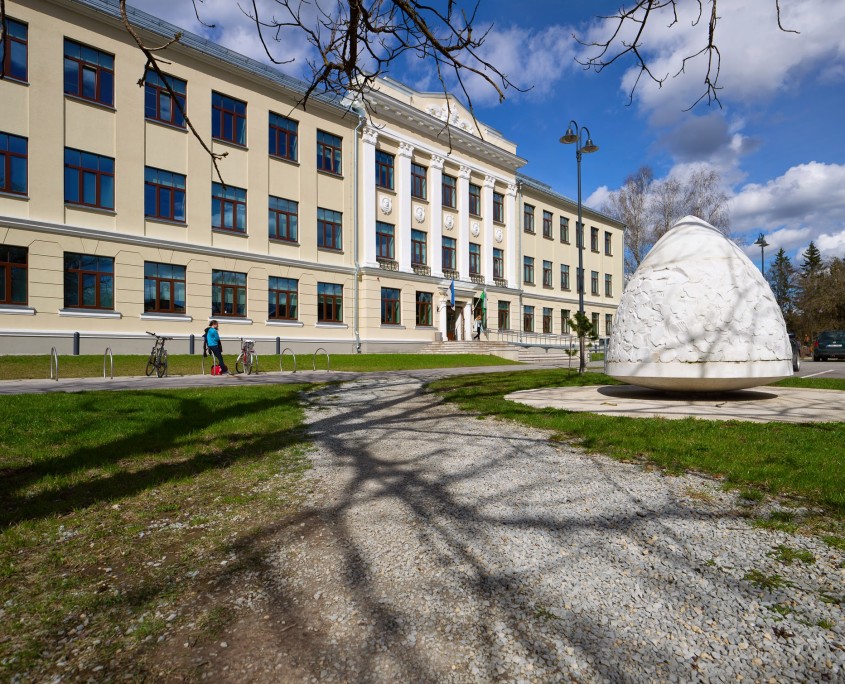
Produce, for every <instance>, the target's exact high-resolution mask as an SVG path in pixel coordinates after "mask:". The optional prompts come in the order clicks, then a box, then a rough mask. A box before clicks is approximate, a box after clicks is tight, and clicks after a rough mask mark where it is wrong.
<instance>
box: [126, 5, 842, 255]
mask: <svg viewBox="0 0 845 684" xmlns="http://www.w3.org/2000/svg"><path fill="white" fill-rule="evenodd" d="M320 1H321V3H322V2H323V0H320ZM130 4H132V3H131V2H130ZM134 4H135V5H136V6H137V7H139V9H143V10H145V11H147V12H150V13H152V14H155V15H157V16H159V17H161V18H163V19H165V20H168V21H171V22H172V23H174V24H177V25H178V26H181V27H184V28H186V29H188V30H190V31H194V32H196V33H200V34H204V35H206V36H208V37H210V38H212V39H213V40H215V41H217V42H219V43H222V44H224V45H226V46H227V47H230V48H232V49H234V50H237V51H239V52H242V53H244V54H247V55H249V56H251V57H254V58H256V59H262V58H263V50H262V49H261V47H260V44H258V43H257V41H256V40H255V36H254V27H253V25H251V24H250V23H249V21H248V20H247V19H246V18H245V17H244V15H243V13H242V12H241V10H240V9H239V8H238V4H237V2H235V1H234V0H204V2H203V3H202V4H201V5H200V6H199V7H200V13H201V16H202V17H203V18H204V19H205V20H206V21H209V22H213V23H215V24H216V27H215V29H213V30H208V29H205V28H204V27H202V26H201V25H200V24H199V23H198V22H197V21H196V18H195V16H194V10H193V6H192V4H191V2H190V0H144V1H142V0H136V2H135V3H134ZM242 4H243V3H242ZM249 4H250V5H251V2H250V3H249ZM262 4H263V5H264V6H267V7H270V6H272V5H273V2H272V0H262V2H261V3H259V7H261V6H262ZM682 4H683V6H684V8H683V9H684V10H685V11H693V10H694V9H695V7H696V5H697V3H694V2H691V1H686V2H683V3H682ZM780 4H781V9H782V23H783V25H784V26H785V27H786V28H791V29H795V30H798V31H799V32H800V33H799V34H794V33H783V32H781V31H779V30H778V28H777V24H776V16H775V9H774V8H775V1H774V0H743V2H741V3H740V2H722V3H720V4H719V10H720V17H721V18H720V21H719V25H718V33H717V42H718V45H719V48H720V50H721V53H722V69H721V74H720V79H719V80H720V85H722V86H723V90H721V91H720V99H721V101H722V107H721V108H720V107H719V106H718V105H715V104H713V105H711V106H707V104H706V103H701V104H699V105H697V106H696V107H694V108H693V109H692V110H691V111H686V112H685V111H684V110H685V109H687V108H689V106H690V105H692V104H693V102H695V100H696V99H697V98H698V96H699V95H700V94H701V93H702V92H703V86H702V77H703V72H702V71H701V69H702V68H703V61H702V60H698V61H697V62H693V63H688V64H687V69H686V73H685V74H683V75H681V76H679V77H677V78H671V77H670V78H669V80H668V81H667V82H666V83H664V85H663V87H662V88H657V87H655V86H654V85H653V84H650V83H646V82H643V83H642V85H641V87H640V88H638V90H637V92H636V93H635V95H634V98H633V102H631V103H630V104H629V91H630V83H631V79H632V78H634V77H635V75H636V72H635V70H634V69H633V65H632V64H631V63H630V62H628V63H619V64H616V65H614V66H612V67H610V68H608V69H607V70H605V71H604V72H603V73H600V74H596V73H594V72H590V71H585V70H584V69H583V68H582V67H581V66H580V65H579V64H577V63H576V61H575V59H576V57H579V56H581V57H583V55H584V54H585V53H584V50H586V48H583V47H582V46H580V45H579V44H578V43H577V42H576V41H575V40H574V39H573V37H572V36H573V34H576V35H578V36H579V37H580V38H582V39H589V38H590V37H594V36H601V35H604V34H605V33H606V31H607V26H603V25H602V23H601V22H600V21H598V20H597V19H596V17H595V13H598V12H601V11H605V12H606V13H612V12H613V11H615V9H616V8H617V7H618V5H619V2H618V1H617V2H607V1H606V0H596V1H594V2H583V1H579V0H531V1H530V2H529V1H524V2H513V0H481V2H480V6H479V11H478V16H477V22H476V26H485V27H486V26H492V28H491V31H490V34H489V35H488V38H487V44H486V47H485V48H484V56H485V57H486V58H487V59H488V60H489V61H491V62H492V63H494V64H496V66H497V67H498V68H499V69H500V70H501V71H502V72H504V73H506V74H508V75H509V76H510V77H511V79H512V80H513V81H515V82H516V83H517V84H519V85H520V86H521V87H528V86H533V87H532V89H531V90H529V91H528V92H525V93H520V92H518V91H515V90H511V91H508V92H507V93H506V95H507V99H506V101H505V102H504V103H503V104H498V102H497V97H496V95H495V93H494V92H493V91H492V90H491V89H490V88H489V86H484V85H483V84H482V83H480V81H471V82H470V84H469V87H470V92H471V94H472V96H473V102H474V105H475V113H476V116H477V117H478V119H479V120H481V121H484V122H485V123H487V124H489V125H491V126H493V127H495V128H497V129H498V130H500V131H501V132H502V133H503V134H504V135H505V136H506V137H507V138H509V139H510V140H512V141H514V142H515V143H517V145H518V152H519V154H520V156H522V157H524V158H526V159H528V161H529V163H528V165H527V166H526V167H524V169H523V171H524V172H525V173H527V174H529V175H531V176H534V177H536V178H538V179H540V180H543V181H544V182H546V183H549V184H550V185H552V186H553V187H554V188H555V189H557V190H558V191H560V192H562V193H563V194H565V195H568V196H569V197H572V198H575V196H576V192H577V184H576V175H575V153H574V146H572V145H561V144H559V143H558V139H559V138H560V136H561V135H562V134H563V133H564V131H565V129H566V126H567V123H568V122H569V120H570V119H575V120H576V121H578V123H579V124H581V125H582V126H587V127H588V128H589V129H590V132H591V133H592V137H593V140H594V142H595V143H596V144H597V145H599V147H600V150H599V151H598V152H597V153H595V154H591V155H585V156H584V161H583V165H582V182H583V195H584V198H585V201H586V202H587V203H588V204H590V205H591V206H595V207H597V208H600V207H601V205H602V203H603V201H604V199H605V198H606V196H607V194H608V193H609V192H610V191H613V190H615V189H616V188H618V187H619V186H620V185H621V184H622V183H623V182H624V180H625V178H626V176H628V175H629V174H631V173H633V172H634V171H636V169H637V168H638V167H639V166H641V165H649V166H651V167H652V168H653V169H654V172H655V176H656V177H657V178H664V177H666V176H668V175H670V174H674V175H678V176H681V177H683V176H684V174H687V173H689V172H690V171H692V170H694V169H695V168H697V167H699V166H702V165H703V166H712V167H715V168H716V169H718V170H719V171H720V173H721V174H722V177H723V179H724V182H725V188H724V189H725V191H726V192H727V194H728V195H729V196H730V198H731V231H732V235H733V236H734V238H735V239H737V240H738V241H740V242H745V244H746V248H745V249H746V251H747V253H748V254H749V256H752V257H753V261H754V263H755V264H758V263H759V256H760V252H759V248H757V247H754V246H753V245H752V244H751V243H753V242H754V240H755V239H756V238H757V235H758V234H759V233H760V232H763V233H765V235H766V240H767V241H768V243H769V244H770V247H769V248H767V250H766V261H767V263H769V259H770V256H774V252H775V251H776V250H777V249H778V248H780V247H783V248H784V249H785V250H786V252H787V254H788V255H789V256H790V257H791V258H792V259H793V261H795V262H800V253H801V252H802V251H803V250H804V249H805V248H806V246H807V244H808V243H809V242H810V240H814V241H815V243H816V245H817V246H818V247H819V248H820V249H821V250H822V254H823V255H824V256H840V257H842V256H845V133H843V130H842V129H843V126H842V124H841V121H842V120H843V118H845V117H843V112H845V31H843V30H842V27H843V26H845V3H841V2H829V1H828V0H781V2H780ZM244 6H245V5H244ZM464 6H470V5H469V4H468V3H464ZM705 7H706V8H707V7H709V5H708V4H707V3H706V2H705ZM276 13H277V14H278V10H276ZM693 18H694V17H693V15H686V16H684V15H679V22H678V24H677V25H676V26H675V27H674V28H672V29H671V30H667V28H666V26H667V25H668V24H669V17H657V20H656V21H654V22H653V23H651V29H650V32H649V35H648V36H647V39H646V42H645V55H646V56H647V58H648V59H649V60H650V62H651V63H652V64H653V66H654V70H655V72H656V73H658V74H661V75H662V74H666V73H669V74H674V73H675V72H677V70H678V68H679V67H680V60H681V59H682V57H684V56H686V55H689V54H692V53H694V52H696V51H697V50H698V48H699V47H700V44H701V41H702V40H703V39H704V35H703V32H704V31H706V22H702V23H700V24H699V25H698V26H697V27H696V26H693ZM272 49H273V51H274V54H275V55H278V56H279V57H293V58H295V60H296V61H295V62H294V63H293V64H290V65H287V66H285V67H282V68H284V69H285V70H286V71H287V72H288V73H290V74H291V75H294V76H299V77H303V76H304V75H305V71H304V70H303V69H304V67H305V59H304V58H305V57H306V56H307V55H308V46H307V45H306V44H305V43H304V41H303V40H302V38H301V36H296V35H291V36H288V37H286V39H285V42H284V43H282V44H274V45H272ZM390 75H391V76H393V77H394V78H396V79H398V80H401V81H403V82H405V83H407V84H408V85H410V86H412V87H415V88H418V89H421V90H436V89H437V88H438V83H437V82H436V81H435V80H434V78H433V74H432V71H431V69H430V68H429V65H428V64H426V63H424V62H421V61H420V60H407V61H404V62H403V63H402V64H398V65H396V69H395V70H394V71H393V72H392V73H391V74H390Z"/></svg>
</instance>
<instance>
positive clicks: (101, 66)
mask: <svg viewBox="0 0 845 684" xmlns="http://www.w3.org/2000/svg"><path fill="white" fill-rule="evenodd" d="M6 22H7V26H8V30H7V32H6V33H5V34H4V35H3V36H2V38H0V68H2V74H3V77H4V78H10V79H13V80H17V81H21V82H24V83H26V82H27V79H28V51H29V37H28V33H29V27H28V26H27V24H25V23H23V22H20V21H16V20H15V19H11V18H8V17H7V19H6ZM114 83H115V69H114V55H112V54H110V53H108V52H103V51H102V50H98V49H97V48H93V47H90V46H88V45H84V44H82V43H78V42H77V41H75V40H71V39H70V38H65V39H64V92H65V93H66V94H68V95H72V96H74V97H78V98H80V99H83V100H89V101H90V102H95V103H97V104H101V105H104V106H107V107H114ZM187 110H188V84H187V82H186V81H185V80H183V79H181V78H177V77H175V76H170V75H167V74H162V75H159V74H158V73H156V72H155V71H153V70H152V69H148V70H147V71H146V73H145V76H144V116H145V117H146V118H147V119H149V120H152V121H158V122H160V123H164V124H167V125H169V126H175V127H177V128H185V127H186V124H185V116H186V114H187ZM246 121H247V103H246V102H243V101H241V100H238V99H235V98H233V97H230V96H228V95H225V94H223V93H218V92H216V91H214V92H212V94H211V137H212V138H215V139H217V140H221V141H224V142H229V143H233V144H235V145H241V146H246V143H247V139H246ZM298 141H299V123H298V122H297V121H295V120H294V119H290V118H288V117H286V116H282V115H280V114H276V113H274V112H270V115H269V153H270V154H271V155H273V156H275V157H279V158H282V159H288V160H291V161H298V156H299V151H298ZM317 168H318V169H320V170H322V171H327V172H329V173H333V174H337V175H340V174H341V173H342V168H343V166H342V139H341V138H340V137H338V136H336V135H332V134H331V133H326V132H324V131H318V132H317Z"/></svg>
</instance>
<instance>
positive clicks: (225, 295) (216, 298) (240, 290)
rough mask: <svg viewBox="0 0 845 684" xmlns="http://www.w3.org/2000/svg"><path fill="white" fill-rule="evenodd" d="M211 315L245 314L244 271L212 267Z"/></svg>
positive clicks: (235, 315)
mask: <svg viewBox="0 0 845 684" xmlns="http://www.w3.org/2000/svg"><path fill="white" fill-rule="evenodd" d="M211 315H212V316H232V317H241V318H243V317H245V316H246V273H237V272H235V271H218V270H215V269H212V271H211Z"/></svg>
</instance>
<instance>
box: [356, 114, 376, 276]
mask: <svg viewBox="0 0 845 684" xmlns="http://www.w3.org/2000/svg"><path fill="white" fill-rule="evenodd" d="M377 140H378V133H377V132H376V130H375V129H374V128H370V127H369V126H365V127H364V130H363V133H362V134H361V143H362V144H361V148H362V150H361V165H362V168H361V176H362V178H363V183H362V186H363V187H362V189H361V207H362V217H361V218H362V219H363V220H362V223H361V233H362V235H361V236H359V237H361V238H363V239H362V243H363V245H364V252H363V258H362V260H361V261H362V262H363V265H364V266H378V262H377V261H376V141H377Z"/></svg>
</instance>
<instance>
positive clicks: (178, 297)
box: [144, 261, 185, 314]
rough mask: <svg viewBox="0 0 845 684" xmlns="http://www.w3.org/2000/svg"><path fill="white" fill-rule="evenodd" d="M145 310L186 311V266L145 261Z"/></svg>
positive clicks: (171, 312) (181, 312)
mask: <svg viewBox="0 0 845 684" xmlns="http://www.w3.org/2000/svg"><path fill="white" fill-rule="evenodd" d="M144 311H145V312H146V313H170V314H183V313H185V267H184V266H180V265H179V264H159V263H155V262H154V261H145V262H144Z"/></svg>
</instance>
